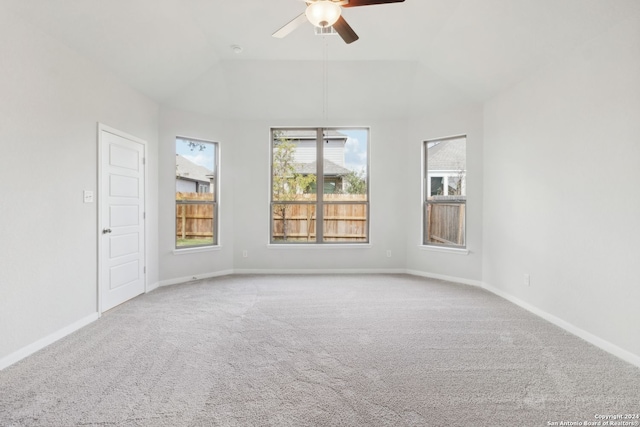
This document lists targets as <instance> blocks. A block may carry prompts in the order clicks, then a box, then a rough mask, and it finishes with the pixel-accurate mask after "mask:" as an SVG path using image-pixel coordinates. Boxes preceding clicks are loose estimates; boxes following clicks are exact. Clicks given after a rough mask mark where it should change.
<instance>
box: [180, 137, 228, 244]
mask: <svg viewBox="0 0 640 427" xmlns="http://www.w3.org/2000/svg"><path fill="white" fill-rule="evenodd" d="M175 179H176V248H177V249H184V248H192V247H202V246H213V245H217V244H218V233H217V231H218V227H217V222H218V144H217V143H215V142H209V141H200V140H196V139H188V138H180V137H178V138H176V175H175Z"/></svg>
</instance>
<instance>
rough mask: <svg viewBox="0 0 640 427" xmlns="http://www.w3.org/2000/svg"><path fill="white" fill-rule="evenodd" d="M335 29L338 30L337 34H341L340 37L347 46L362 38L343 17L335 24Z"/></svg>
mask: <svg viewBox="0 0 640 427" xmlns="http://www.w3.org/2000/svg"><path fill="white" fill-rule="evenodd" d="M333 29H334V30H336V33H338V34H340V37H342V40H344V42H345V43H346V44H351V43H353V42H354V41H356V40H358V39H359V38H360V37H358V35H357V34H356V32H355V31H353V28H351V26H350V25H349V24H347V21H345V20H344V18H343V17H342V16H340V18H338V20H337V21H336V23H335V24H333Z"/></svg>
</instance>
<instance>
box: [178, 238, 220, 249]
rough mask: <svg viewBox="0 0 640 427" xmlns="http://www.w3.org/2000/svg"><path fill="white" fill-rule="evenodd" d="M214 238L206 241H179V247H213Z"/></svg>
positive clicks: (205, 239)
mask: <svg viewBox="0 0 640 427" xmlns="http://www.w3.org/2000/svg"><path fill="white" fill-rule="evenodd" d="M212 244H213V238H211V237H208V238H204V239H178V240H177V246H178V247H179V248H183V247H189V246H201V245H212Z"/></svg>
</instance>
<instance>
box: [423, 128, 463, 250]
mask: <svg viewBox="0 0 640 427" xmlns="http://www.w3.org/2000/svg"><path fill="white" fill-rule="evenodd" d="M462 138H464V141H465V169H464V181H463V182H462V183H461V187H462V188H463V189H464V194H462V195H460V196H461V197H460V198H458V199H442V200H437V199H436V200H434V199H431V200H430V199H429V198H430V197H432V195H431V194H430V193H431V178H442V186H443V189H444V190H445V192H446V193H448V182H449V178H450V177H451V176H453V175H451V174H447V173H446V172H438V173H436V174H432V175H429V145H430V144H432V143H440V142H447V141H452V140H457V139H462ZM467 139H468V138H467V135H464V134H463V135H455V136H448V137H444V138H434V139H429V140H424V141H423V143H422V150H423V156H422V158H423V167H422V187H423V188H422V241H421V246H423V247H425V248H441V249H451V250H463V251H466V250H467V249H468V248H467V193H466V188H467V183H466V181H467V177H468V167H467V165H466V163H467V162H466V158H467V151H468V150H467ZM445 196H448V195H445ZM445 204H456V205H459V206H463V207H464V226H463V228H462V236H463V241H464V244H462V245H459V244H448V243H436V242H430V241H429V235H430V231H429V224H428V220H427V219H428V212H429V207H430V206H434V205H445Z"/></svg>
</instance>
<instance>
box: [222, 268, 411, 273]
mask: <svg viewBox="0 0 640 427" xmlns="http://www.w3.org/2000/svg"><path fill="white" fill-rule="evenodd" d="M405 273H406V270H405V269H403V268H389V269H383V268H381V269H376V268H364V269H360V268H334V269H331V268H318V269H272V268H265V269H250V268H247V269H236V270H234V271H233V274H405Z"/></svg>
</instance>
